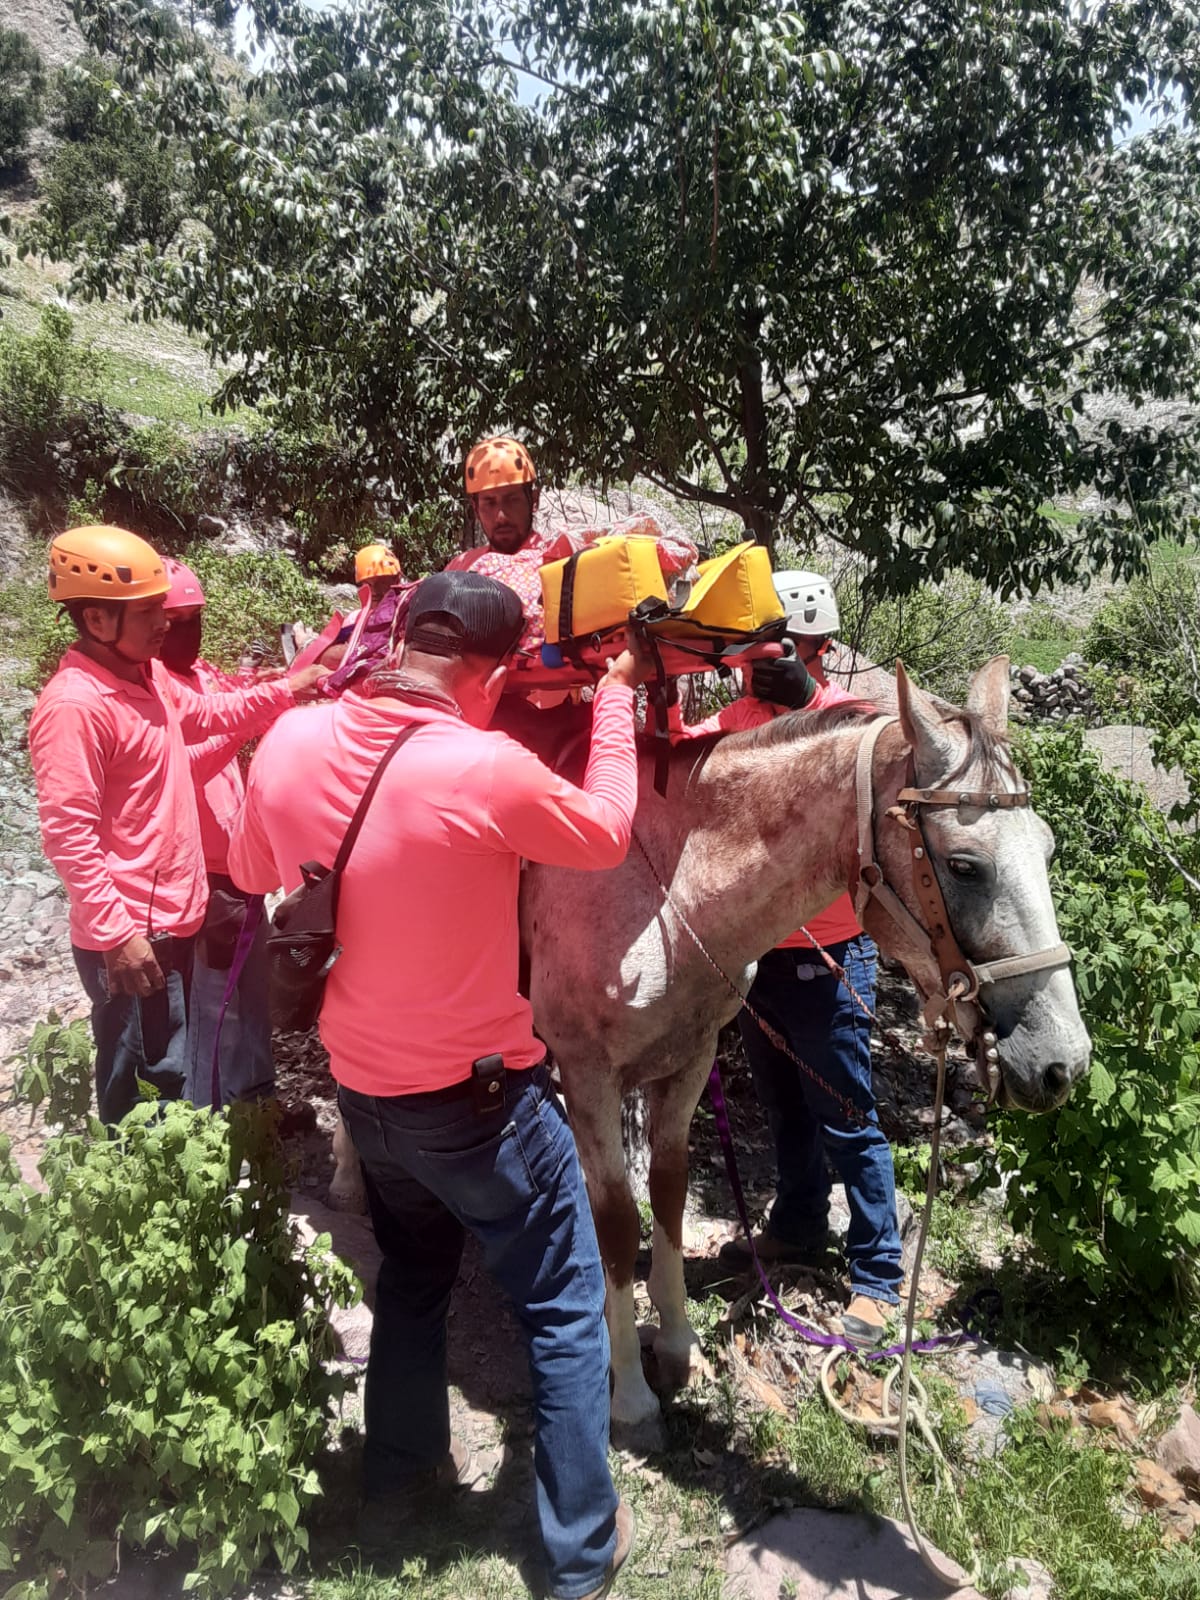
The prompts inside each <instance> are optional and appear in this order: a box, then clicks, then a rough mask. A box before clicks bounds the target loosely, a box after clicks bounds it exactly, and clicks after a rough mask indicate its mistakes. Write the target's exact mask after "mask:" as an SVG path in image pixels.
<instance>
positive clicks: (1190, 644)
mask: <svg viewBox="0 0 1200 1600" xmlns="http://www.w3.org/2000/svg"><path fill="white" fill-rule="evenodd" d="M1198 652H1200V567H1197V566H1195V565H1194V564H1192V563H1191V562H1189V561H1176V562H1175V563H1173V564H1170V565H1164V567H1163V568H1162V569H1160V570H1158V571H1155V572H1149V573H1147V574H1146V575H1145V576H1144V577H1142V578H1135V579H1134V581H1133V582H1132V583H1130V584H1128V585H1127V586H1126V587H1125V588H1124V589H1122V590H1120V591H1118V592H1117V593H1115V594H1113V595H1112V596H1110V598H1109V599H1108V600H1106V601H1105V603H1104V605H1103V606H1101V608H1100V610H1099V611H1098V612H1097V613H1096V615H1095V617H1093V619H1092V621H1091V624H1090V625H1089V627H1088V630H1087V634H1086V637H1085V641H1084V647H1083V654H1084V655H1085V656H1086V658H1087V660H1088V661H1091V662H1095V663H1098V665H1097V666H1096V667H1095V668H1094V669H1093V670H1092V672H1091V674H1090V682H1091V684H1092V688H1093V690H1094V691H1095V693H1096V697H1097V700H1098V702H1099V704H1100V705H1101V707H1102V708H1104V709H1106V710H1108V711H1109V712H1111V713H1114V714H1119V715H1121V716H1122V717H1123V718H1125V719H1126V720H1128V719H1130V718H1132V719H1133V720H1136V721H1145V722H1151V723H1158V724H1161V725H1164V726H1165V725H1169V724H1171V723H1172V722H1176V721H1179V720H1181V719H1183V718H1186V717H1189V716H1196V715H1197V714H1198V713H1200V667H1198V666H1197V657H1198Z"/></svg>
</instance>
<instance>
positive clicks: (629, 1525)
mask: <svg viewBox="0 0 1200 1600" xmlns="http://www.w3.org/2000/svg"><path fill="white" fill-rule="evenodd" d="M636 1538H637V1523H636V1522H635V1521H634V1517H633V1512H632V1510H631V1509H630V1507H629V1506H627V1505H626V1504H625V1502H624V1500H618V1501H617V1547H616V1549H615V1550H614V1551H613V1553H612V1560H611V1561H610V1562H609V1563H608V1566H607V1568H606V1569H605V1573H604V1578H603V1580H602V1581H601V1582H600V1583H599V1584H598V1585H597V1587H596V1588H595V1589H589V1590H588V1592H587V1593H586V1594H585V1595H581V1596H580V1600H604V1596H605V1595H606V1594H608V1593H609V1592H610V1591H611V1589H612V1586H613V1584H614V1583H615V1582H616V1579H617V1573H618V1572H620V1570H621V1568H622V1567H623V1566H624V1565H625V1563H626V1561H628V1560H629V1556H630V1552H631V1551H632V1550H633V1545H634V1540H635V1539H636Z"/></svg>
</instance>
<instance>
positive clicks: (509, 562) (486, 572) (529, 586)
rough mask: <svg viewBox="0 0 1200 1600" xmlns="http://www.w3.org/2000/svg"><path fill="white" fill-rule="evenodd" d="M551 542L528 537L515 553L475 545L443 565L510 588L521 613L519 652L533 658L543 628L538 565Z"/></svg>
mask: <svg viewBox="0 0 1200 1600" xmlns="http://www.w3.org/2000/svg"><path fill="white" fill-rule="evenodd" d="M552 543H553V539H552V538H550V537H548V536H543V535H542V534H538V533H531V534H530V535H529V538H528V539H526V541H525V543H524V544H523V545H522V546H521V548H520V549H519V550H514V551H512V552H511V553H508V552H505V551H503V550H493V549H492V547H491V545H490V544H481V545H476V546H475V547H474V549H471V550H463V551H462V552H461V553H460V554H459V555H456V556H453V557H452V558H451V559H450V560H449V561H448V562H447V563H446V571H447V572H477V573H479V575H480V576H481V577H483V578H495V579H496V581H497V583H503V584H506V585H507V586H508V588H510V589H511V590H512V591H513V593H514V594H515V595H516V596H517V598H518V600H520V602H521V609H522V610H523V611H524V613H525V631H524V633H522V635H521V648H522V649H523V650H527V651H529V652H530V653H531V654H536V653H537V651H538V650H539V649H540V647H541V645H542V642H543V640H544V639H545V632H546V624H545V618H544V614H543V606H542V562H543V561H545V559H546V548H547V546H548V545H549V544H552Z"/></svg>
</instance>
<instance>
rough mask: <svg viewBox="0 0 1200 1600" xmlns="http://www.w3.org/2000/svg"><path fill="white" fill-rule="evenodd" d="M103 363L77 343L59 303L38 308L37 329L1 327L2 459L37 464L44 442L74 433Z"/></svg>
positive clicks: (95, 388) (94, 393) (97, 384)
mask: <svg viewBox="0 0 1200 1600" xmlns="http://www.w3.org/2000/svg"><path fill="white" fill-rule="evenodd" d="M103 379H104V363H103V361H102V359H101V358H100V356H98V355H97V354H96V352H95V351H94V350H93V349H92V348H91V347H90V346H88V345H77V344H76V343H75V338H74V330H73V326H72V323H71V316H70V313H69V312H68V311H65V310H64V309H63V307H62V306H57V305H49V306H46V307H45V308H44V309H43V311H42V316H41V322H40V324H39V327H38V331H37V332H36V333H35V334H31V335H25V334H20V333H15V332H14V331H13V330H12V329H11V328H0V462H3V463H4V464H7V465H8V466H10V467H12V468H14V469H16V470H20V469H21V468H22V467H30V466H40V465H41V463H42V462H43V460H44V458H45V455H46V451H47V447H48V446H49V445H50V444H51V442H52V441H55V440H58V439H60V438H65V439H68V440H69V439H71V438H72V437H73V436H74V435H75V434H76V433H77V431H78V430H77V424H78V421H79V412H80V407H81V403H84V402H87V401H90V400H95V399H96V397H97V396H98V394H99V392H100V387H101V384H102V383H103Z"/></svg>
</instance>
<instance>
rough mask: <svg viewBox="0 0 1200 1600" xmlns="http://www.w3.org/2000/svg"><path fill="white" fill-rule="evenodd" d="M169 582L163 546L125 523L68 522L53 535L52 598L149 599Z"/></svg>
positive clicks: (166, 589)
mask: <svg viewBox="0 0 1200 1600" xmlns="http://www.w3.org/2000/svg"><path fill="white" fill-rule="evenodd" d="M170 587H171V585H170V580H169V579H168V577H167V572H166V568H165V566H164V564H163V559H162V557H161V556H160V555H159V553H158V551H157V550H155V549H153V548H152V547H151V546H150V545H148V544H147V543H146V541H145V539H139V538H138V536H137V534H136V533H128V532H127V531H126V530H125V529H124V528H113V527H109V526H107V525H106V524H103V523H100V524H97V525H96V526H94V527H88V528H68V529H67V531H66V532H65V533H60V534H58V535H57V536H56V537H55V538H54V539H53V540H51V543H50V598H51V600H57V601H58V602H59V603H60V604H65V602H67V601H68V600H146V599H150V598H151V597H153V596H154V595H160V594H161V595H165V594H166V593H167V592H168V590H169V589H170Z"/></svg>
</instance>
